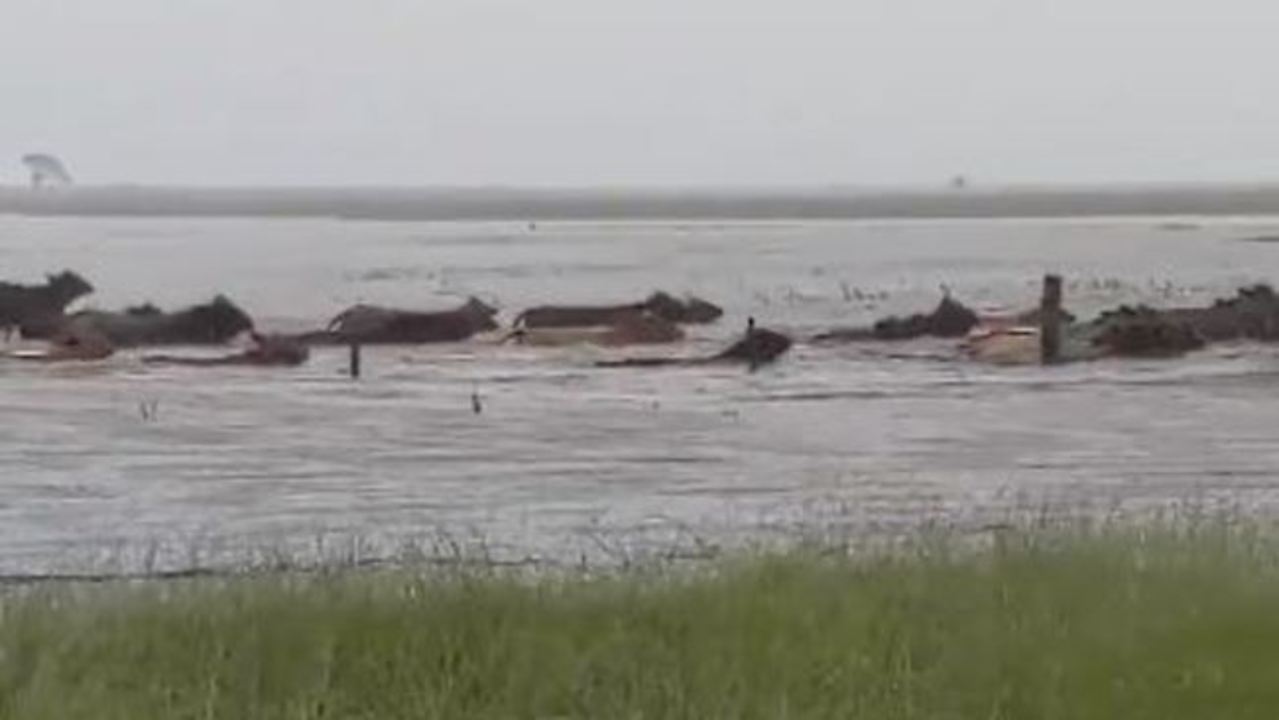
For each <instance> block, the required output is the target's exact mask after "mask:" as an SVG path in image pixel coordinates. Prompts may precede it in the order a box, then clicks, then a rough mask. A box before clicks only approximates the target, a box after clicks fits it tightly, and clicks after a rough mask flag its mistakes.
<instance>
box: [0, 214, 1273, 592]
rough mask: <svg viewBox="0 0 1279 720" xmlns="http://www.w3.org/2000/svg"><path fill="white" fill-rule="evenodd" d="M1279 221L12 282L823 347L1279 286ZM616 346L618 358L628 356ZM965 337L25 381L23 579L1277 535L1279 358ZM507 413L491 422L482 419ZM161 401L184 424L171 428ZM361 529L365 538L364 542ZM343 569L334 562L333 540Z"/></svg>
mask: <svg viewBox="0 0 1279 720" xmlns="http://www.w3.org/2000/svg"><path fill="white" fill-rule="evenodd" d="M1277 232H1279V221H1276V220H1274V219H1268V218H1247V217H1240V218H1215V219H1211V220H1208V219H1196V218H1181V219H1177V220H1176V222H1171V221H1170V220H1169V219H1167V218H1164V219H1146V218H1135V219H1124V220H1089V219H1060V220H1035V221H1030V220H1025V221H1011V220H1002V221H1001V220H972V221H877V222H869V221H867V222H768V223H749V222H747V223H739V222H731V223H730V222H610V223H587V222H577V223H555V222H543V223H539V224H538V225H537V227H536V229H530V228H529V227H528V226H526V225H525V224H523V223H482V222H475V223H379V222H344V221H338V220H324V219H274V220H261V219H259V220H249V219H182V218H170V219H93V218H80V219H71V218H18V217H2V218H0V268H2V269H3V273H2V274H3V276H4V277H6V278H10V279H23V280H32V279H34V278H36V277H38V276H39V274H40V273H42V272H45V271H52V270H56V269H60V268H62V267H70V268H74V269H76V270H78V271H80V272H82V273H83V274H85V275H86V276H87V277H89V278H90V279H91V280H92V281H93V282H94V283H96V284H97V285H98V287H99V291H98V292H97V293H96V294H95V295H94V296H92V298H90V301H91V302H90V304H93V305H97V306H101V307H117V306H120V305H124V304H130V303H137V302H142V301H152V302H156V303H158V304H162V305H166V306H171V305H180V304H187V303H191V302H197V301H201V300H205V299H207V298H209V297H210V296H212V295H213V294H214V293H216V292H225V293H227V294H229V295H230V296H232V297H233V298H234V299H236V300H237V301H238V302H240V303H241V304H243V305H244V306H245V307H246V308H247V309H248V310H249V311H250V312H252V313H253V314H254V315H255V316H256V317H258V318H260V320H261V323H262V324H263V325H264V326H268V327H277V328H290V329H294V328H301V327H308V326H311V325H316V324H319V323H322V322H323V321H324V320H325V319H327V318H328V317H329V316H331V315H332V314H334V313H335V312H336V311H338V310H340V309H341V308H343V307H345V306H346V305H348V304H350V303H353V302H357V301H370V302H379V303H385V304H393V305H404V306H412V307H423V308H427V307H444V306H450V305H452V304H454V303H456V302H457V301H458V300H459V299H460V298H462V297H464V296H466V295H467V294H471V293H474V294H477V295H479V296H481V297H483V298H485V299H488V300H492V301H496V302H498V303H499V304H500V305H501V306H502V308H503V318H504V319H509V318H510V317H511V316H512V315H513V314H514V312H515V311H517V310H518V309H520V308H522V307H525V306H527V305H530V304H536V303H543V302H548V301H562V302H591V301H616V300H626V299H628V298H634V297H640V296H642V295H644V294H647V293H648V292H649V291H651V290H652V289H654V288H666V289H670V290H672V291H692V292H696V293H698V294H701V295H704V296H705V297H708V298H711V299H714V300H716V301H718V302H720V303H722V304H723V305H725V306H726V308H727V310H728V313H727V316H726V317H725V318H724V319H723V321H722V322H720V323H718V324H716V325H714V326H710V327H705V328H697V329H695V330H694V335H695V337H694V339H693V340H691V341H690V342H689V343H688V345H687V346H686V347H683V348H680V351H681V352H688V353H697V352H708V351H710V350H711V349H713V348H716V347H718V346H719V345H720V344H721V343H722V342H724V341H725V340H727V339H728V338H730V337H731V336H732V335H733V334H734V333H736V332H737V331H739V330H740V328H741V327H742V326H743V325H744V324H745V319H746V317H747V316H748V315H754V316H755V317H757V318H758V319H759V322H760V323H761V324H764V325H767V326H769V327H775V328H780V329H786V330H789V331H791V332H794V333H797V334H799V335H804V334H806V333H810V332H815V331H817V330H820V329H824V328H827V327H830V326H832V325H844V324H856V323H862V322H868V321H870V320H871V319H873V318H874V317H876V316H878V315H882V314H885V313H895V312H906V311H911V310H916V309H926V308H928V307H930V306H931V305H932V304H933V303H935V302H936V300H937V298H938V294H939V290H938V288H939V287H940V286H941V285H946V286H948V287H949V288H951V290H952V291H953V292H954V293H955V294H956V295H957V296H958V297H960V298H962V299H964V300H966V301H968V302H970V303H972V304H975V305H978V306H982V307H990V308H996V307H1005V308H1020V307H1025V306H1029V305H1030V304H1032V303H1033V302H1034V301H1035V299H1036V297H1037V288H1038V281H1039V277H1040V275H1041V274H1042V273H1043V272H1045V271H1054V272H1060V273H1062V274H1064V275H1065V276H1066V278H1067V288H1066V299H1067V304H1068V305H1069V306H1070V307H1071V308H1072V309H1074V310H1075V311H1076V312H1081V313H1083V314H1088V313H1089V312H1092V311H1095V310H1097V309H1098V308H1101V307H1105V306H1108V305H1111V304H1114V303H1117V302H1127V301H1134V300H1144V301H1147V302H1154V303H1161V304H1171V303H1196V302H1206V301H1208V300H1209V299H1211V298H1212V297H1214V296H1217V295H1224V294H1229V293H1230V292H1232V291H1233V289H1234V288H1235V287H1236V286H1238V285H1240V284H1243V283H1247V282H1253V281H1258V280H1275V281H1279V246H1276V245H1273V244H1267V243H1252V242H1242V241H1240V239H1242V238H1249V237H1257V236H1265V235H1270V234H1275V233H1277ZM610 352H613V354H610ZM950 353H951V348H950V345H949V343H946V342H929V341H925V342H916V343H906V344H900V345H884V346H848V347H840V348H824V347H811V346H806V345H800V346H799V347H797V349H796V350H795V351H794V352H793V353H792V354H791V355H790V356H788V357H787V358H786V359H784V360H783V361H782V362H781V363H779V364H777V365H776V366H774V367H771V368H767V369H765V370H762V371H760V372H757V373H754V374H751V373H747V372H743V371H741V370H738V369H732V368H667V369H626V370H603V369H597V368H594V367H592V363H593V362H594V361H595V360H597V359H600V358H604V357H612V356H615V354H616V351H602V350H594V349H588V348H564V349H546V348H538V349H530V348H512V347H497V346H494V345H491V344H486V343H483V342H476V343H471V344H466V345H452V346H438V347H421V348H369V349H366V351H365V357H364V366H365V374H364V377H363V378H362V379H361V380H360V381H359V382H352V381H351V380H349V379H348V378H346V377H345V376H344V370H345V364H346V357H345V353H344V352H343V351H341V350H340V349H322V350H318V351H317V352H316V354H315V355H314V357H313V359H312V361H311V362H310V363H309V364H308V365H307V366H305V367H302V368H298V369H248V368H214V369H208V368H157V367H149V366H143V365H142V364H141V363H140V362H139V360H138V357H137V355H135V354H132V353H122V354H120V355H118V356H117V357H115V358H113V359H111V360H110V361H107V362H103V363H93V364H86V365H74V366H73V365H63V366H56V367H54V366H37V365H32V364H26V363H21V362H17V361H6V362H0V418H3V422H0V572H2V573H33V572H45V571H50V570H57V571H65V570H80V569H85V568H90V569H103V568H106V569H109V570H131V569H137V568H138V567H140V566H145V567H170V568H177V567H182V566H184V565H193V564H206V563H210V562H218V561H228V560H230V559H234V558H242V557H245V556H247V555H249V554H252V552H253V551H254V550H255V549H263V548H271V549H282V550H287V551H289V552H297V553H301V554H306V553H308V552H312V551H314V550H315V549H316V548H319V547H320V546H321V544H322V543H330V546H329V547H332V546H333V545H337V546H339V547H341V545H342V543H343V542H346V539H349V538H359V539H360V543H361V544H362V546H364V549H363V552H370V553H380V552H393V551H395V549H396V548H397V547H399V546H400V545H401V544H402V543H404V542H408V541H411V542H414V543H419V544H421V543H426V544H427V545H431V544H432V543H439V544H441V545H442V546H443V547H446V548H447V547H452V545H453V544H454V543H456V544H458V545H460V546H468V547H474V546H475V545H476V544H481V545H483V547H484V548H485V551H486V552H490V553H492V554H493V555H495V556H501V557H508V558H523V557H527V556H536V557H544V558H551V559H562V560H566V561H573V560H576V559H577V558H579V557H583V556H589V557H605V558H607V557H609V556H616V555H619V554H620V555H625V554H627V553H631V552H645V551H649V550H653V549H659V550H660V549H662V548H669V547H674V546H688V545H695V544H696V543H697V542H708V543H728V544H733V543H743V542H753V541H755V540H759V539H768V538H773V537H778V536H788V535H793V534H796V533H804V532H810V531H815V532H822V533H826V532H835V533H842V532H848V533H862V532H878V531H882V530H886V529H887V530H892V529H900V528H907V527H914V526H917V525H919V524H920V523H927V522H944V523H955V524H958V525H961V526H965V527H979V526H980V525H982V524H983V523H988V522H992V521H997V520H999V519H1000V518H1003V517H1006V516H1007V515H1008V514H1009V513H1013V512H1018V511H1024V510H1025V509H1027V508H1032V509H1033V508H1056V507H1063V508H1081V507H1082V508H1091V509H1093V510H1095V511H1097V512H1109V511H1110V510H1112V509H1115V508H1120V509H1125V508H1143V507H1159V506H1164V505H1170V504H1177V503H1187V502H1189V503H1192V504H1195V505H1196V506H1200V507H1201V506H1203V505H1208V506H1211V507H1219V506H1223V505H1224V506H1229V507H1238V508H1242V509H1245V510H1249V511H1252V510H1256V511H1262V512H1264V511H1266V510H1268V509H1269V508H1270V507H1271V506H1272V505H1274V503H1275V501H1276V499H1279V493H1277V491H1279V348H1273V347H1263V346H1253V345H1238V346H1223V347H1218V348H1214V349H1212V350H1209V351H1207V352H1203V353H1198V354H1195V355H1192V356H1190V357H1188V358H1186V359H1183V360H1178V361H1172V362H1167V361H1149V362H1146V361H1128V362H1101V363H1095V364H1088V365H1075V366H1070V367H1064V368H1051V369H1041V368H1038V367H1032V368H989V367H978V366H974V365H971V364H967V363H964V362H960V361H956V360H955V359H953V358H952V357H950ZM473 393H478V395H479V397H480V398H481V401H482V405H483V408H484V411H483V412H482V413H481V414H478V415H477V414H475V413H474V412H473V411H472V406H471V396H472V394H473ZM145 404H154V406H155V408H156V412H155V414H154V417H149V418H148V417H147V416H149V415H150V413H144V412H142V410H141V407H140V406H142V405H145ZM335 538H337V539H335ZM320 552H326V551H325V550H323V549H321V550H320Z"/></svg>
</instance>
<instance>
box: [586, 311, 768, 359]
mask: <svg viewBox="0 0 1279 720" xmlns="http://www.w3.org/2000/svg"><path fill="white" fill-rule="evenodd" d="M791 344H792V341H791V339H790V338H789V337H787V336H786V335H783V334H782V333H779V332H776V331H773V330H769V329H767V328H758V327H756V326H755V320H754V318H751V320H750V322H749V323H748V324H747V326H746V333H745V334H744V335H743V336H742V338H741V339H740V340H738V341H737V342H735V343H733V344H732V345H730V346H729V347H728V348H726V349H724V350H723V351H721V352H718V353H716V354H714V355H711V356H710V357H700V358H627V359H624V360H605V361H602V362H598V363H595V365H596V367H665V366H672V365H674V366H681V367H696V366H702V365H721V364H723V365H747V366H749V367H750V368H751V369H752V370H753V369H755V368H757V367H760V366H762V365H767V364H769V363H772V362H775V361H776V360H777V359H778V358H780V357H781V356H782V355H784V354H786V351H788V350H790V348H791Z"/></svg>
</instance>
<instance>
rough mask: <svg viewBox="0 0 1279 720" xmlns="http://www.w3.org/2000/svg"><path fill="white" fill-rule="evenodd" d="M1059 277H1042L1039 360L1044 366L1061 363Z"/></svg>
mask: <svg viewBox="0 0 1279 720" xmlns="http://www.w3.org/2000/svg"><path fill="white" fill-rule="evenodd" d="M1061 314H1062V313H1061V276H1060V275H1045V276H1044V294H1043V296H1042V297H1041V298H1040V300H1039V360H1040V362H1042V363H1043V364H1044V365H1052V364H1053V363H1057V362H1060V361H1061Z"/></svg>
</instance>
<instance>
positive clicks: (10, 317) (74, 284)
mask: <svg viewBox="0 0 1279 720" xmlns="http://www.w3.org/2000/svg"><path fill="white" fill-rule="evenodd" d="M91 292H93V285H91V284H89V281H88V280H85V279H84V278H83V277H80V275H78V274H76V273H75V272H73V271H71V270H63V271H62V272H60V273H58V274H57V275H48V276H46V279H45V283H44V284H43V285H19V284H16V283H8V282H0V327H3V330H4V334H5V336H6V337H8V336H10V335H11V334H12V333H13V331H14V330H15V329H17V330H19V331H20V332H21V334H22V336H23V337H27V338H48V337H50V336H51V335H53V334H54V333H55V332H57V330H58V328H59V327H60V326H61V324H62V320H63V318H64V317H65V313H66V309H67V306H68V305H70V304H71V303H73V302H75V301H76V300H78V299H80V298H82V297H84V296H85V295H88V294H89V293H91Z"/></svg>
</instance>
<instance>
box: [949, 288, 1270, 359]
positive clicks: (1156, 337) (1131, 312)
mask: <svg viewBox="0 0 1279 720" xmlns="http://www.w3.org/2000/svg"><path fill="white" fill-rule="evenodd" d="M1061 340H1062V342H1061V359H1062V360H1067V361H1070V360H1089V359H1094V358H1100V357H1176V356H1179V355H1182V354H1185V353H1187V352H1190V351H1192V350H1198V349H1200V348H1202V347H1204V346H1205V345H1207V344H1209V343H1213V342H1226V341H1232V340H1256V341H1261V342H1273V341H1279V295H1276V293H1275V292H1274V290H1273V289H1272V288H1271V287H1270V286H1268V285H1254V286H1251V287H1245V288H1241V289H1240V290H1239V291H1238V292H1237V293H1236V294H1235V296H1234V297H1231V298H1225V299H1220V300H1217V301H1216V302H1214V303H1213V304H1212V305H1209V306H1207V307H1180V308H1168V309H1160V308H1152V307H1148V306H1145V305H1137V306H1128V305H1124V306H1120V307H1119V308H1116V309H1114V310H1109V311H1106V312H1104V313H1102V314H1101V315H1099V316H1097V317H1096V318H1094V319H1093V320H1090V321H1088V322H1081V323H1067V324H1064V325H1063V326H1062V329H1061ZM1038 349H1039V331H1038V328H1035V327H1021V328H993V329H990V330H987V331H982V332H979V333H977V334H975V335H974V336H973V337H970V338H969V339H968V340H967V341H966V343H965V345H964V350H965V351H966V352H967V353H968V354H969V355H970V356H971V357H973V358H976V359H979V360H987V361H991V362H1006V363H1029V362H1037V361H1038V359H1039V355H1038Z"/></svg>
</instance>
